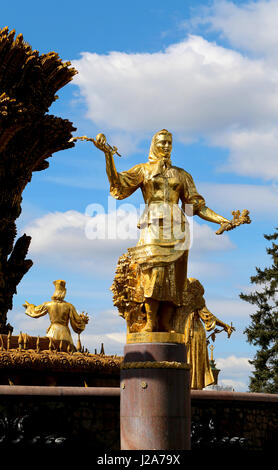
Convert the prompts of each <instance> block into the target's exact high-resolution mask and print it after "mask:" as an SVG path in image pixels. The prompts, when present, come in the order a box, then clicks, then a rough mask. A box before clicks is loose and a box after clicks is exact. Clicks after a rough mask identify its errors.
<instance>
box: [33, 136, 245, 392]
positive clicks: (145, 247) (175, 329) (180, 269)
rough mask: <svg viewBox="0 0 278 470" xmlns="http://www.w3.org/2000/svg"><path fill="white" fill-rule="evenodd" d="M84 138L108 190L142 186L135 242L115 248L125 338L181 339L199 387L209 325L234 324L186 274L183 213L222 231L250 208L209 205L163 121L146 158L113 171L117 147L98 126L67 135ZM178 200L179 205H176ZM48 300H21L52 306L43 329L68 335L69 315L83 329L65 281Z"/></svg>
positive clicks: (123, 193)
mask: <svg viewBox="0 0 278 470" xmlns="http://www.w3.org/2000/svg"><path fill="white" fill-rule="evenodd" d="M77 140H83V141H84V140H87V141H91V142H93V143H94V144H95V146H96V147H97V148H98V149H100V150H102V151H103V152H104V154H105V159H106V173H107V176H108V179H109V183H110V193H111V195H112V196H113V197H114V198H116V199H125V198H127V197H128V196H130V195H131V194H132V193H133V192H134V191H136V190H137V189H139V188H140V189H141V191H142V194H143V198H144V201H145V204H146V208H145V211H144V213H143V215H142V216H141V217H140V220H139V222H138V228H139V229H140V239H139V241H138V243H137V245H136V246H135V247H132V248H129V249H128V252H127V253H125V254H123V255H122V256H120V258H119V261H118V265H117V268H116V275H115V278H114V282H113V284H112V287H111V289H112V291H113V301H114V305H115V306H116V307H117V308H118V311H119V314H120V315H121V316H122V317H123V318H124V319H125V320H126V323H127V342H133V343H134V342H152V341H157V342H159V341H162V342H177V343H179V342H180V343H181V342H185V343H186V345H187V361H188V363H189V364H190V366H191V388H194V389H202V388H204V387H206V386H208V385H210V384H212V383H214V377H213V374H212V371H211V368H210V365H209V357H208V350H207V338H206V331H213V330H214V328H215V327H216V325H218V326H221V327H222V328H223V329H224V330H225V331H226V332H227V334H228V337H230V336H231V334H232V332H233V330H234V327H233V326H232V325H231V326H230V325H227V324H226V323H224V322H222V321H221V320H219V319H218V318H217V317H215V316H214V315H213V314H212V313H211V312H210V311H209V310H208V309H207V307H206V303H205V299H204V288H203V286H202V284H201V283H200V282H199V281H198V280H197V279H193V278H188V277H187V262H188V253H189V248H190V244H191V241H192V240H191V233H190V225H189V222H188V217H187V216H188V215H192V216H193V215H197V216H199V217H200V218H202V219H204V220H206V221H209V222H213V223H217V224H219V225H220V227H219V229H218V230H217V232H216V234H217V235H220V234H222V233H223V232H225V231H229V230H232V229H234V228H235V227H237V226H239V225H241V224H245V223H250V222H251V220H250V218H249V212H248V211H247V210H243V211H242V213H240V211H233V212H232V215H233V219H232V220H228V219H226V218H225V217H222V216H221V215H218V214H216V213H215V212H214V211H213V210H211V209H210V208H208V207H207V206H206V203H205V199H204V198H203V196H201V195H200V194H199V193H198V191H197V189H196V186H195V184H194V181H193V179H192V176H191V175H190V174H189V173H187V172H186V171H185V170H183V169H181V168H178V167H176V166H173V165H172V162H171V150H172V135H171V133H170V132H168V131H167V130H166V129H163V130H161V131H159V132H157V133H156V134H155V135H154V136H153V138H152V142H151V146H150V152H149V158H148V162H146V163H141V164H139V165H136V166H134V167H133V168H131V169H130V170H127V171H123V172H121V173H118V172H117V170H116V167H115V162H114V155H115V154H118V155H119V156H120V154H119V153H118V150H117V148H116V147H112V146H110V145H109V144H108V143H107V141H106V138H105V136H104V135H103V134H98V136H97V137H96V139H92V138H88V137H86V136H83V137H74V138H72V139H71V141H72V142H76V141H77ZM180 203H181V206H180V205H179V204H180ZM54 284H55V288H56V290H55V293H54V296H53V297H52V300H51V302H45V303H44V304H42V305H39V306H37V307H36V306H34V305H32V304H29V303H28V302H26V304H24V306H25V308H26V314H27V315H29V316H31V317H36V318H37V317H40V316H42V315H45V314H46V313H49V316H50V320H51V325H50V327H49V329H48V332H47V335H48V336H49V337H53V338H54V339H65V340H67V341H69V342H70V343H72V338H71V334H70V331H69V328H68V323H69V322H70V323H71V326H72V328H73V330H74V331H75V332H77V333H80V332H81V331H83V330H84V328H85V326H86V324H87V322H88V317H87V316H84V315H82V314H81V315H79V314H77V312H76V310H75V308H74V307H73V306H72V305H71V304H69V303H67V302H65V301H64V296H65V281H62V280H59V281H54Z"/></svg>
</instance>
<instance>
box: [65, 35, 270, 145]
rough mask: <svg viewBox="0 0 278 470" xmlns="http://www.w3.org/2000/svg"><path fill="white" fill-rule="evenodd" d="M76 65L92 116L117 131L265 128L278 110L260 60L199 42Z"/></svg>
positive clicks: (85, 56) (89, 58)
mask: <svg viewBox="0 0 278 470" xmlns="http://www.w3.org/2000/svg"><path fill="white" fill-rule="evenodd" d="M73 64H74V66H75V67H76V68H77V69H78V72H79V73H78V75H76V77H75V79H74V83H75V84H76V85H78V86H79V87H80V92H81V94H82V96H83V97H84V99H85V100H86V104H87V106H88V117H89V118H90V119H92V120H93V121H94V122H95V123H97V124H98V125H99V126H104V128H108V129H113V130H114V131H116V130H120V131H122V132H129V133H134V134H138V133H139V135H140V134H141V135H143V134H144V135H145V134H148V133H149V132H150V130H151V129H153V130H157V129H159V128H161V127H168V128H169V129H170V130H173V132H175V133H176V134H178V135H179V136H180V137H183V138H188V137H193V136H194V135H198V134H199V133H202V134H206V135H209V134H211V133H214V132H217V133H218V132H221V131H222V130H223V129H225V128H227V126H228V127H230V126H232V125H235V126H241V125H244V126H246V124H248V123H257V122H258V121H259V122H261V120H262V116H264V118H266V117H267V118H273V117H274V116H275V113H276V112H277V109H278V103H277V99H275V93H276V91H277V83H276V81H274V80H273V77H269V75H268V73H267V72H266V70H265V69H264V64H263V63H262V62H261V61H254V60H249V59H248V58H246V57H243V56H242V55H241V54H239V53H237V52H235V51H232V50H228V49H225V48H223V47H220V46H218V45H216V44H214V43H209V42H208V41H206V40H205V39H203V38H201V37H199V36H190V37H189V38H188V39H186V40H184V41H182V42H180V43H177V44H174V45H171V46H170V47H168V48H167V49H166V50H165V51H162V52H157V53H154V54H126V53H121V52H111V53H109V54H108V55H98V54H94V53H89V52H86V53H82V58H81V59H80V60H78V61H73ZM271 98H274V102H273V101H272V100H271Z"/></svg>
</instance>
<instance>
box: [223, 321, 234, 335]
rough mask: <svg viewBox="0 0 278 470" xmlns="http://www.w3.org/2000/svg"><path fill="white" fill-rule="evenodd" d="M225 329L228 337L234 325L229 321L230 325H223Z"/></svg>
mask: <svg viewBox="0 0 278 470" xmlns="http://www.w3.org/2000/svg"><path fill="white" fill-rule="evenodd" d="M225 331H226V332H227V335H228V338H230V336H231V334H232V332H233V331H235V327H234V326H233V324H232V323H231V324H230V325H225Z"/></svg>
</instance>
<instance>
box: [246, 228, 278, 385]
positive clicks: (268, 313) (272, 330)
mask: <svg viewBox="0 0 278 470" xmlns="http://www.w3.org/2000/svg"><path fill="white" fill-rule="evenodd" d="M264 238H265V239H266V240H268V241H272V246H271V247H270V248H267V249H266V252H267V254H268V255H270V256H271V258H272V264H271V266H270V267H266V268H265V269H260V268H256V271H257V274H256V276H252V277H251V278H250V280H251V283H252V284H255V285H256V286H258V287H257V289H258V290H255V291H254V292H253V293H251V294H249V295H248V294H243V293H241V294H240V298H241V299H243V300H245V301H246V302H249V303H250V304H253V305H254V306H256V312H255V313H253V314H252V315H251V324H250V326H249V327H248V328H246V329H245V330H244V333H245V334H246V335H247V339H248V342H249V343H250V344H252V345H254V346H256V347H257V348H258V349H257V352H256V354H255V356H254V358H253V360H252V361H250V363H251V364H252V365H253V367H254V370H253V372H252V375H251V377H250V383H249V390H250V392H262V393H278V295H277V293H278V245H277V243H276V240H277V239H278V228H276V229H275V232H274V234H273V235H264Z"/></svg>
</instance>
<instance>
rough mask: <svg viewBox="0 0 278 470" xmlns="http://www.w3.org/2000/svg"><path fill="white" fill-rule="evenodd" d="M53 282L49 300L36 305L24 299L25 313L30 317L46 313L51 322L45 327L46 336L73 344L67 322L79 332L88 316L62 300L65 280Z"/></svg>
mask: <svg viewBox="0 0 278 470" xmlns="http://www.w3.org/2000/svg"><path fill="white" fill-rule="evenodd" d="M53 284H54V286H55V292H54V294H53V296H52V297H51V301H49V302H44V303H43V304H41V305H37V306H36V305H33V304H30V303H29V302H27V301H25V304H23V307H25V309H26V310H25V313H26V315H28V316H29V317H32V318H40V317H42V316H44V315H46V314H47V313H48V314H49V318H50V322H51V324H50V326H49V328H48V329H47V333H46V336H48V338H53V339H56V340H59V341H60V340H64V341H68V342H69V343H70V344H71V345H72V346H74V345H73V340H72V336H71V333H70V329H69V326H68V325H69V323H70V325H71V327H72V329H73V331H75V333H78V334H80V333H81V332H82V331H83V330H84V329H85V327H86V325H87V323H88V320H89V317H88V316H87V315H84V314H83V313H81V314H79V313H77V311H76V310H75V307H74V306H73V305H72V304H70V303H69V302H66V301H65V300H64V298H65V295H66V292H67V290H66V282H65V281H63V280H62V279H58V280H57V281H54V282H53Z"/></svg>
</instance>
